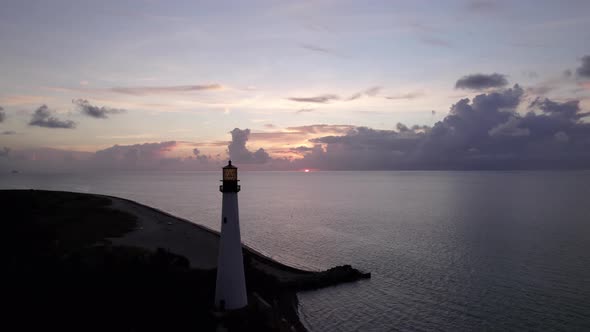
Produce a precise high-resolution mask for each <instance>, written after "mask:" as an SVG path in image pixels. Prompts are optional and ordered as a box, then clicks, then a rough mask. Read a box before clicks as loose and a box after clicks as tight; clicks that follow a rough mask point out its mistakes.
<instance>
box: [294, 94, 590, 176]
mask: <svg viewBox="0 0 590 332" xmlns="http://www.w3.org/2000/svg"><path fill="white" fill-rule="evenodd" d="M523 96H524V91H523V89H522V88H521V87H520V86H518V85H515V86H514V87H512V88H508V89H504V90H501V91H496V92H490V93H486V94H480V95H477V96H476V97H475V98H473V100H469V99H461V100H459V101H458V102H457V103H455V104H454V105H452V107H451V109H450V112H449V115H447V116H446V117H445V118H444V119H443V120H441V121H439V122H437V123H436V124H435V125H434V126H433V127H420V126H413V127H409V126H406V125H404V124H401V123H400V124H398V125H397V126H396V130H376V129H371V128H367V127H355V128H353V129H351V130H349V131H348V132H347V133H345V134H342V135H330V136H322V137H317V138H313V139H311V140H310V142H311V143H314V144H316V146H314V148H312V149H311V150H310V149H308V148H305V149H301V151H299V152H300V153H302V154H303V155H304V158H303V159H300V160H296V161H294V162H293V165H297V166H299V167H313V168H319V169H580V168H582V169H584V168H588V167H590V124H588V123H586V122H584V121H582V118H584V117H586V116H589V115H590V114H589V113H590V112H583V111H582V110H581V108H580V103H579V101H577V100H571V101H565V102H557V101H553V100H550V99H537V100H535V101H533V102H532V103H531V104H530V105H529V109H530V111H529V112H528V113H527V114H525V115H521V114H519V113H518V112H516V108H517V107H518V106H519V105H520V104H521V103H522V102H523V101H524V98H523ZM537 111H538V112H537Z"/></svg>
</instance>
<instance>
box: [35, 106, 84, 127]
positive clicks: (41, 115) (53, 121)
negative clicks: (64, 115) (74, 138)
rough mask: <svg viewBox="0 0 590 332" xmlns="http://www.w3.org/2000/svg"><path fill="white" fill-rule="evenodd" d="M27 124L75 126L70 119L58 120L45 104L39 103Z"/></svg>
mask: <svg viewBox="0 0 590 332" xmlns="http://www.w3.org/2000/svg"><path fill="white" fill-rule="evenodd" d="M29 126H37V127H45V128H66V129H73V128H75V127H76V123H75V122H74V121H71V120H60V119H58V118H56V117H54V116H52V115H51V111H50V110H49V108H48V107H47V105H41V106H40V107H39V108H38V109H37V110H36V111H35V113H33V116H32V117H31V121H29Z"/></svg>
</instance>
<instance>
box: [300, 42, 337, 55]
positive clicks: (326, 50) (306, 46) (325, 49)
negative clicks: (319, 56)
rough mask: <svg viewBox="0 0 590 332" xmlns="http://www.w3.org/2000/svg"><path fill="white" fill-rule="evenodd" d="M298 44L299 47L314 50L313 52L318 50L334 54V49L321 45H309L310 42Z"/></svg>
mask: <svg viewBox="0 0 590 332" xmlns="http://www.w3.org/2000/svg"><path fill="white" fill-rule="evenodd" d="M299 46H301V48H304V49H306V50H310V51H314V52H319V53H325V54H330V55H335V54H334V51H332V50H331V49H328V48H324V47H321V46H316V45H311V44H299Z"/></svg>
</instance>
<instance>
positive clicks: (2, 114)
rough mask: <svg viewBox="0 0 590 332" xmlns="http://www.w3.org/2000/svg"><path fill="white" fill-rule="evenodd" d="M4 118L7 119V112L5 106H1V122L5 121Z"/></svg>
mask: <svg viewBox="0 0 590 332" xmlns="http://www.w3.org/2000/svg"><path fill="white" fill-rule="evenodd" d="M4 119H6V112H4V108H2V106H0V123H2V122H4Z"/></svg>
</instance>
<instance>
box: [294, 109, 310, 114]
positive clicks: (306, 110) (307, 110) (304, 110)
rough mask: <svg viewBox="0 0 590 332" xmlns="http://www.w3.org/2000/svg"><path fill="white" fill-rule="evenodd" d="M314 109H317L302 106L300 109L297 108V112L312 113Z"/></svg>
mask: <svg viewBox="0 0 590 332" xmlns="http://www.w3.org/2000/svg"><path fill="white" fill-rule="evenodd" d="M313 111H315V109H313V108H302V109H300V110H297V111H296V112H295V113H297V114H301V113H310V112H313Z"/></svg>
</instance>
